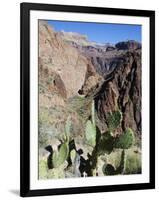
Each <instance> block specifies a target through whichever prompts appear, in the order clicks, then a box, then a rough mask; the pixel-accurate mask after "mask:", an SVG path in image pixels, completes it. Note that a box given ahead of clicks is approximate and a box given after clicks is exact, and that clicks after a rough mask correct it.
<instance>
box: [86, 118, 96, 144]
mask: <svg viewBox="0 0 159 200" xmlns="http://www.w3.org/2000/svg"><path fill="white" fill-rule="evenodd" d="M85 136H86V142H87V144H89V145H90V146H92V147H95V145H96V128H95V126H94V125H93V124H92V122H91V121H90V120H88V121H87V123H86V131H85Z"/></svg>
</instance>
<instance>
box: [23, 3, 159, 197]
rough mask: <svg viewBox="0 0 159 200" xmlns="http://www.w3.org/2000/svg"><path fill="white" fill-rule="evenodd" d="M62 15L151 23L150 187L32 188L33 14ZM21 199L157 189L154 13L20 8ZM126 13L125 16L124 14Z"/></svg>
mask: <svg viewBox="0 0 159 200" xmlns="http://www.w3.org/2000/svg"><path fill="white" fill-rule="evenodd" d="M31 10H42V11H59V12H79V13H94V14H108V15H109V14H114V15H125V16H141V17H142V16H143V17H149V19H150V117H149V121H150V131H149V134H150V135H149V136H150V167H149V170H150V173H149V176H150V181H149V182H148V183H137V184H121V185H100V186H86V187H70V188H52V189H35V190H34V189H31V188H30V11H31ZM20 13H21V16H20V26H21V30H20V35H21V36H20V37H21V39H20V43H21V44H20V45H21V46H20V49H21V54H20V77H21V78H20V94H21V95H20V101H21V104H20V119H21V121H20V196H22V197H27V196H44V195H61V194H77V193H94V192H110V191H124V190H140V189H154V188H155V134H154V133H155V11H149V10H130V9H117V8H99V7H83V6H71V5H68V6H66V5H51V4H50V5H49V4H34V3H21V5H20ZM123 13H124V14H123Z"/></svg>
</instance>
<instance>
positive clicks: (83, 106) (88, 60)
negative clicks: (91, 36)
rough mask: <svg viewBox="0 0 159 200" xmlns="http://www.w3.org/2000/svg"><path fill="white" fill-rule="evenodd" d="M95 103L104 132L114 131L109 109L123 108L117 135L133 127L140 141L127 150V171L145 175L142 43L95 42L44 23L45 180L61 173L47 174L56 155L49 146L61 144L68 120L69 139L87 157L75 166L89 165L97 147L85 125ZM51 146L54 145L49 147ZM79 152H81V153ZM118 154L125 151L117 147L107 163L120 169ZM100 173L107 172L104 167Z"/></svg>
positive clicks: (41, 141)
mask: <svg viewBox="0 0 159 200" xmlns="http://www.w3.org/2000/svg"><path fill="white" fill-rule="evenodd" d="M92 101H93V102H94V103H95V106H94V107H95V121H96V124H97V127H98V129H99V131H100V133H101V134H103V133H106V132H107V131H108V129H109V123H108V118H109V115H110V113H113V112H116V111H117V110H119V111H120V112H121V115H122V118H121V121H120V124H119V125H118V127H117V128H116V129H115V130H113V134H114V137H116V136H118V135H122V134H123V132H125V131H126V130H127V128H131V129H132V131H133V132H134V134H135V138H136V140H135V143H134V146H133V148H132V149H130V150H129V151H128V152H129V154H128V160H127V168H126V169H127V172H126V173H140V172H141V152H140V151H141V149H140V147H141V129H142V127H141V44H140V43H138V42H136V41H133V40H130V41H126V42H125V41H124V42H119V43H117V44H115V45H111V44H96V43H95V42H90V41H89V40H88V38H87V37H86V36H83V35H80V34H78V33H72V32H71V33H66V32H56V31H55V30H54V29H53V28H52V27H50V26H49V25H48V24H47V22H46V21H39V163H40V171H41V174H40V175H39V177H40V178H54V177H56V176H55V174H56V175H57V172H56V173H55V172H54V173H55V174H54V175H50V171H48V173H46V172H45V173H44V174H43V171H44V169H45V168H46V166H45V160H46V150H47V151H49V152H51V154H50V155H52V150H50V148H51V149H53V151H56V150H57V149H58V148H59V145H60V144H61V141H63V140H64V138H65V129H66V125H67V122H68V119H69V120H70V123H71V124H70V131H69V132H70V135H69V137H70V141H73V143H74V144H73V145H74V146H75V149H76V151H77V152H78V153H77V155H78V156H79V157H80V155H81V154H82V159H83V161H81V163H80V161H78V164H77V163H76V165H75V166H76V167H75V168H77V166H78V165H79V168H80V169H81V168H82V167H81V166H83V165H86V166H87V165H88V160H89V159H90V156H89V155H90V154H91V153H92V154H93V152H94V149H93V147H92V146H90V145H88V143H86V136H85V129H86V123H87V120H89V119H90V118H91V107H92ZM66 132H67V131H66ZM48 145H50V147H49V148H46V147H48ZM69 148H71V147H69ZM48 149H49V150H48ZM80 150H81V151H82V153H79V152H81V151H80ZM119 155H121V151H116V150H114V151H113V152H112V153H111V154H110V155H109V156H107V160H108V162H110V163H111V164H112V163H113V166H114V167H117V166H118V165H119V159H118V157H120V156H119ZM134 156H135V158H134ZM80 159H81V158H80ZM114 159H116V160H114ZM103 160H105V158H102V159H101V158H100V159H99V162H102V163H103V162H104V161H103ZM132 160H133V162H135V163H137V165H138V166H137V168H135V167H136V166H134V164H132V163H131V161H132ZM67 161H68V160H67ZM68 163H69V161H68ZM83 163H84V164H83ZM130 163H131V165H132V166H133V169H132V168H131V166H130ZM68 166H69V165H68ZM99 166H100V165H99ZM65 168H66V169H65ZM65 168H63V171H65V173H64V175H63V176H62V177H72V176H81V175H82V174H81V171H80V172H79V169H77V170H75V171H76V173H75V174H76V175H75V174H74V173H73V172H72V170H73V169H74V168H73V169H72V168H71V167H70V168H69V167H65ZM87 168H88V166H87ZM99 168H100V167H99ZM82 169H83V168H82ZM63 171H62V172H63ZM86 171H87V173H86V174H87V175H88V174H89V173H90V172H89V171H88V169H87V170H86ZM86 171H85V172H86ZM62 174H63V173H62ZM98 174H99V175H103V173H102V172H101V169H99V171H98ZM56 178H59V177H58V176H57V177H56Z"/></svg>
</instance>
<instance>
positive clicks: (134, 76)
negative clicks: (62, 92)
mask: <svg viewBox="0 0 159 200" xmlns="http://www.w3.org/2000/svg"><path fill="white" fill-rule="evenodd" d="M116 65H117V66H116V68H115V69H114V70H113V71H112V72H111V73H109V74H107V75H106V76H105V77H104V81H103V82H102V81H101V79H96V86H95V84H94V90H93V89H92V84H91V83H89V82H88V80H89V79H87V80H86V81H85V83H84V85H83V86H82V90H81V94H83V95H85V96H86V97H89V96H91V95H93V96H94V99H95V107H96V111H97V113H98V117H99V119H100V121H101V122H102V123H101V125H100V126H101V129H103V127H104V129H106V126H105V125H106V123H107V122H106V119H107V117H108V113H109V112H112V111H115V110H118V109H120V110H121V112H122V114H123V119H122V123H121V127H119V128H118V130H116V131H117V132H118V134H120V133H122V132H123V131H125V129H126V128H131V129H132V130H133V131H134V132H135V133H136V134H137V135H139V136H140V135H141V52H140V51H138V52H125V55H123V57H122V59H119V60H118V61H117V62H116ZM94 80H95V78H94ZM101 83H102V84H101ZM99 84H101V85H99ZM90 88H91V89H90ZM102 124H103V126H102ZM103 131H104V130H103Z"/></svg>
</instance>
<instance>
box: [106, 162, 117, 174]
mask: <svg viewBox="0 0 159 200" xmlns="http://www.w3.org/2000/svg"><path fill="white" fill-rule="evenodd" d="M103 174H104V175H106V176H110V175H115V174H116V171H115V168H114V167H113V165H111V164H104V165H103Z"/></svg>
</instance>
